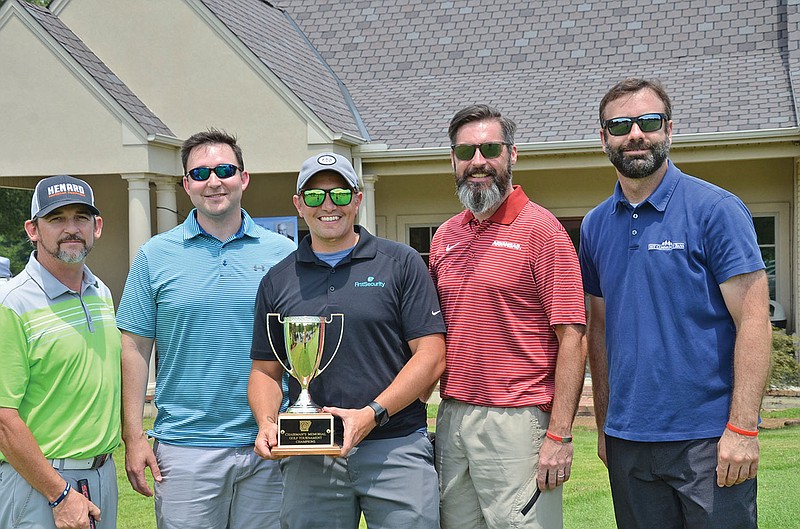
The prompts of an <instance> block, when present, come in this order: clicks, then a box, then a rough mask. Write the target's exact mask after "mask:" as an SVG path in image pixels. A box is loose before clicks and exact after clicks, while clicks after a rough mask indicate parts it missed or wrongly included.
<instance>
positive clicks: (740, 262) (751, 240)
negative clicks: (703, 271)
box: [704, 195, 764, 284]
mask: <svg viewBox="0 0 800 529" xmlns="http://www.w3.org/2000/svg"><path fill="white" fill-rule="evenodd" d="M704 244H705V246H706V260H707V265H708V267H709V269H710V270H711V272H712V273H713V274H714V278H715V279H716V281H717V284H722V283H724V282H725V281H727V280H728V279H730V278H731V277H733V276H736V275H740V274H747V273H750V272H755V271H756V270H761V269H763V268H764V261H763V259H762V258H761V250H760V249H759V247H758V239H757V237H756V230H755V226H753V218H752V216H751V215H750V211H749V210H748V209H747V206H745V205H744V204H743V203H742V201H741V200H739V199H738V198H737V197H736V196H733V195H729V196H727V197H726V198H723V199H722V200H720V201H719V202H718V203H717V204H716V205H715V206H714V207H713V208H712V210H711V212H710V214H709V217H708V221H707V224H706V231H705V240H704Z"/></svg>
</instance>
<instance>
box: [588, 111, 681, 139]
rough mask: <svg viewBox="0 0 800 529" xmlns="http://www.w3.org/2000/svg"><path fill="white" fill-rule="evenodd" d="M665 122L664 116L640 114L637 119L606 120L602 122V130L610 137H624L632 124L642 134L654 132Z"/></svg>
mask: <svg viewBox="0 0 800 529" xmlns="http://www.w3.org/2000/svg"><path fill="white" fill-rule="evenodd" d="M665 121H667V115H666V114H656V113H653V114H642V115H641V116H639V117H638V118H629V117H619V118H611V119H607V120H605V121H604V122H603V128H604V129H606V130H607V131H608V133H609V134H611V135H612V136H624V135H626V134H628V133H629V132H630V131H631V129H632V128H633V124H634V123H636V125H637V126H638V127H639V130H641V131H642V132H655V131H657V130H660V129H661V127H663V126H664V122H665Z"/></svg>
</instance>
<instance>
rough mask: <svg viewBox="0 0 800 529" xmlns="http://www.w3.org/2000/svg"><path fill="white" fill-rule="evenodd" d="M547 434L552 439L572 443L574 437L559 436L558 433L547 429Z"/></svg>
mask: <svg viewBox="0 0 800 529" xmlns="http://www.w3.org/2000/svg"><path fill="white" fill-rule="evenodd" d="M545 435H546V436H547V438H548V439H552V440H553V441H555V442H557V443H571V442H572V437H570V436H565V437H559V436H557V435H556V434H553V433H550V430H547V432H545Z"/></svg>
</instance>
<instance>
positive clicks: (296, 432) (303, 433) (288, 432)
mask: <svg viewBox="0 0 800 529" xmlns="http://www.w3.org/2000/svg"><path fill="white" fill-rule="evenodd" d="M341 451H342V449H341V448H340V447H339V445H337V444H336V443H334V442H333V415H331V414H330V413H280V414H278V446H276V447H275V448H273V449H272V450H271V452H272V455H274V456H278V457H288V456H308V455H325V456H334V457H336V456H338V455H340V454H341Z"/></svg>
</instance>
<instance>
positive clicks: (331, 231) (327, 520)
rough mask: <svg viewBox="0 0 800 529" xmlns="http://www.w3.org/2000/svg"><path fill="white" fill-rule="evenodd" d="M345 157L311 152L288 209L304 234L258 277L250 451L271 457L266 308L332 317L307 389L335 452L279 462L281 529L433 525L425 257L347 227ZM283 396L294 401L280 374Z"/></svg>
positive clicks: (435, 317)
mask: <svg viewBox="0 0 800 529" xmlns="http://www.w3.org/2000/svg"><path fill="white" fill-rule="evenodd" d="M361 198H362V194H361V192H360V191H359V186H358V177H357V176H356V173H355V171H354V170H353V167H352V165H351V164H350V162H349V161H348V160H347V159H346V158H344V157H342V156H340V155H338V154H334V153H323V154H321V155H317V156H313V157H311V158H309V159H308V160H306V162H305V163H304V164H303V166H302V169H301V170H300V174H299V176H298V179H297V194H296V195H294V198H293V200H294V205H295V207H296V208H297V211H298V212H299V214H300V216H301V217H302V218H304V219H305V221H306V223H307V224H308V228H309V231H310V235H309V236H308V237H306V238H304V239H303V240H302V241H301V242H300V244H299V247H298V249H297V251H296V252H295V253H293V254H292V255H290V256H289V257H288V258H286V259H284V260H283V261H281V262H280V263H278V264H277V265H275V266H274V267H273V268H272V269H271V270H270V271H269V272H268V273H267V275H266V276H265V277H264V279H263V280H262V282H261V285H260V286H259V289H258V295H257V298H256V316H255V327H254V330H253V348H252V351H251V357H252V359H253V368H252V371H251V374H250V386H249V391H248V395H249V397H250V407H251V408H252V410H253V415H254V416H255V418H256V421H257V422H258V425H259V433H258V437H257V439H256V452H257V453H258V454H259V455H260V456H262V457H265V458H272V457H273V455H272V452H271V448H272V447H274V446H275V445H276V443H277V426H276V424H275V421H276V417H277V414H278V408H279V405H280V403H281V390H280V389H281V386H280V381H281V374H282V368H281V365H280V364H279V363H278V362H277V361H276V358H275V356H274V354H273V352H272V349H271V347H270V344H269V341H268V337H267V334H266V326H265V321H266V314H268V313H279V314H281V315H282V316H325V317H328V316H330V315H331V314H336V313H342V314H344V338H343V339H342V342H341V346H340V347H339V350H338V353H337V354H336V356H335V357H334V359H333V361H332V362H331V364H330V366H328V367H327V368H326V370H325V371H324V372H323V373H322V374H321V375H320V376H319V377H318V378H315V379H314V380H313V381H312V383H311V387H310V392H311V395H312V398H313V399H314V401H315V402H316V403H317V404H319V405H322V406H324V411H326V412H330V413H332V414H333V415H334V417H336V418H337V423H336V427H335V431H336V434H337V437H338V439H337V441H338V442H339V443H341V446H342V450H341V457H330V456H322V455H303V456H292V457H288V458H285V459H283V460H282V461H281V470H282V472H283V478H284V495H283V506H282V508H281V523H282V524H283V526H284V527H303V528H304V529H314V528H325V529H331V528H334V529H335V528H342V529H345V528H346V529H352V528H354V527H358V523H359V519H360V517H361V514H362V512H363V514H364V517H365V518H366V521H367V524H368V525H369V527H370V528H371V529H375V528H387V529H389V528H397V527H415V528H438V527H439V492H438V485H437V478H436V472H435V470H434V467H433V448H432V446H431V443H430V441H429V440H428V437H427V428H426V414H425V402H424V401H425V400H426V399H427V397H428V396H429V395H430V393H431V390H432V389H433V386H434V385H435V383H436V381H437V380H438V379H439V376H440V375H441V373H442V371H443V370H444V361H445V360H444V359H445V346H444V331H445V327H444V321H443V319H442V315H441V310H440V308H439V301H438V298H437V295H436V290H435V289H434V287H433V283H432V281H431V278H430V276H429V275H428V271H427V268H426V267H425V263H424V261H423V260H422V258H421V257H420V255H419V254H418V253H417V252H415V251H414V250H413V249H412V248H410V247H408V246H406V245H403V244H400V243H397V242H393V241H388V240H386V239H380V238H377V237H374V236H373V235H371V234H370V233H369V232H367V230H365V229H364V228H363V227H361V226H356V225H355V218H356V213H357V212H358V206H359V204H360V203H361ZM289 389H290V400H292V401H294V400H295V399H297V397H298V393H299V384H297V382H296V381H295V380H294V379H292V383H291V385H290V388H289Z"/></svg>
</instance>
